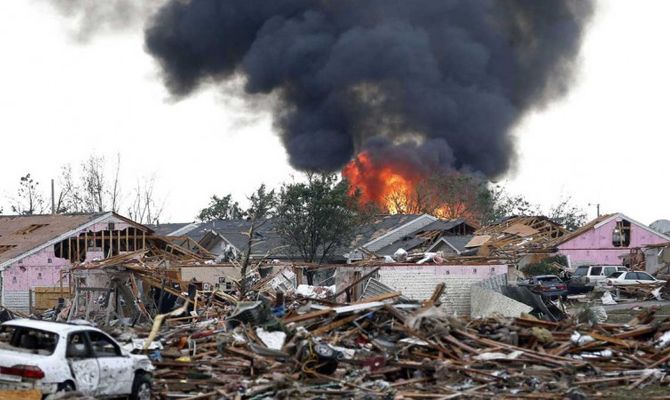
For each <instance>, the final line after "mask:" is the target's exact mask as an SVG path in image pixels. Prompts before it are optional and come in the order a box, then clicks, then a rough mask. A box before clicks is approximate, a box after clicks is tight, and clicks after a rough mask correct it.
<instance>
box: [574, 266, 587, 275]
mask: <svg viewBox="0 0 670 400" xmlns="http://www.w3.org/2000/svg"><path fill="white" fill-rule="evenodd" d="M588 270H589V267H579V268H577V270H576V271H575V273H574V276H584V275H586V271H588Z"/></svg>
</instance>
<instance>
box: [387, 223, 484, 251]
mask: <svg viewBox="0 0 670 400" xmlns="http://www.w3.org/2000/svg"><path fill="white" fill-rule="evenodd" d="M464 223H466V222H465V221H464V220H462V219H453V220H437V221H434V222H431V223H430V224H428V225H426V226H424V227H423V228H421V229H417V230H416V231H414V232H412V233H411V234H409V235H406V236H405V237H403V238H401V239H400V240H397V241H395V242H393V243H391V244H390V245H388V246H386V247H384V248H382V249H380V250H377V251H375V253H377V254H379V255H392V254H393V253H395V252H396V251H397V250H398V249H400V248H402V249H404V250H407V251H410V250H412V249H415V248H417V247H424V246H426V247H427V245H431V244H433V243H434V242H435V241H436V240H437V239H438V238H439V237H445V238H446V237H447V236H443V234H442V232H446V231H449V230H450V229H453V228H455V227H457V226H458V225H460V224H464ZM473 230H474V228H473ZM430 232H435V235H434V236H433V237H428V236H426V234H427V233H430ZM449 237H450V238H451V237H452V236H449ZM454 237H459V238H462V237H463V236H454ZM467 237H468V238H472V236H467ZM468 240H469V239H468ZM449 242H450V243H452V242H451V240H449ZM461 242H463V240H462V239H456V240H455V243H456V244H457V245H458V246H459V247H456V246H455V247H456V248H457V249H459V251H461V249H462V248H464V246H465V243H467V241H465V242H464V243H462V244H461ZM452 245H454V243H452ZM424 250H425V249H424Z"/></svg>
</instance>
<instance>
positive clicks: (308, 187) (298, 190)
mask: <svg viewBox="0 0 670 400" xmlns="http://www.w3.org/2000/svg"><path fill="white" fill-rule="evenodd" d="M357 203H358V199H357V198H356V196H350V195H349V194H348V185H347V183H346V182H345V181H338V179H337V176H336V175H335V174H308V175H307V182H306V183H291V184H284V185H283V186H282V188H281V191H280V193H279V198H278V204H277V213H276V217H275V219H274V227H275V229H276V230H277V233H278V234H279V235H280V236H281V237H282V238H283V240H284V242H285V243H286V244H287V245H288V246H290V247H291V248H293V249H294V250H295V251H297V253H298V254H300V255H301V257H302V259H303V260H304V261H306V262H318V263H323V262H324V261H325V260H326V259H327V258H328V257H329V256H330V255H332V253H333V252H334V251H335V250H336V249H338V248H339V247H340V246H341V245H343V244H345V243H348V242H349V241H350V240H351V236H352V235H353V232H354V229H355V227H356V226H357V224H358V223H359V222H360V219H361V214H360V213H359V212H358V206H357Z"/></svg>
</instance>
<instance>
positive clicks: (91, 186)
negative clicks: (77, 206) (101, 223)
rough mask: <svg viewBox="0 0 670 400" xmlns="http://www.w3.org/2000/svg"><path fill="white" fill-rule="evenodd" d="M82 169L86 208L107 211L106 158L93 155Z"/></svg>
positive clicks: (83, 164)
mask: <svg viewBox="0 0 670 400" xmlns="http://www.w3.org/2000/svg"><path fill="white" fill-rule="evenodd" d="M81 170H82V192H83V200H84V208H85V209H86V211H89V212H103V211H106V209H107V202H106V193H105V191H106V182H105V158H104V157H102V156H95V155H91V156H90V157H89V158H88V160H86V161H85V162H83V163H82V165H81Z"/></svg>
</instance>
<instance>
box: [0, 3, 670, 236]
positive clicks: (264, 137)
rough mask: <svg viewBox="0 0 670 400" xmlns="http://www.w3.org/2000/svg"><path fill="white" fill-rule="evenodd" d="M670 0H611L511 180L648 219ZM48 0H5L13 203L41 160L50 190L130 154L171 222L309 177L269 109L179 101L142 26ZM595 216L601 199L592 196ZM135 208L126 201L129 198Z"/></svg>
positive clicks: (662, 115) (656, 213)
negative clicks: (65, 176)
mask: <svg viewBox="0 0 670 400" xmlns="http://www.w3.org/2000/svg"><path fill="white" fill-rule="evenodd" d="M668 11H670V2H667V1H664V0H638V1H614V0H609V1H601V2H600V3H599V7H598V12H597V14H596V18H595V19H594V21H593V23H592V25H591V27H590V29H589V33H588V34H587V37H586V41H585V43H584V46H583V49H582V60H581V62H582V67H581V72H580V75H579V77H578V80H577V81H576V82H575V84H574V87H573V90H572V91H571V93H570V94H569V95H568V96H567V97H566V98H564V99H563V100H561V101H560V102H558V103H553V104H552V105H551V106H550V107H549V108H548V109H546V110H543V111H542V112H537V113H534V114H532V115H529V116H527V118H525V120H524V121H523V122H522V123H521V124H520V125H519V126H518V127H517V128H516V130H515V135H516V136H517V137H518V146H517V150H518V152H519V155H520V157H519V163H518V166H517V168H516V170H515V171H513V172H511V173H510V174H509V176H507V177H506V178H505V179H504V181H505V182H506V185H507V186H508V188H509V189H510V190H511V191H513V192H518V193H522V194H524V195H525V196H526V197H527V198H528V199H529V200H531V201H533V202H538V203H541V204H543V205H545V206H549V205H551V204H553V203H556V202H557V201H558V200H559V199H561V198H562V197H566V196H572V197H573V199H574V201H575V202H576V203H577V204H580V205H583V206H585V207H587V204H588V203H593V204H595V203H600V204H601V210H602V211H603V212H615V211H621V212H624V213H626V214H627V215H629V216H630V217H632V218H634V219H637V220H639V221H641V222H644V223H650V222H652V221H653V220H655V219H658V218H670V210H669V209H668V207H667V206H666V199H665V197H666V196H667V195H668V194H669V193H668V189H666V188H665V185H663V184H662V181H661V179H660V178H661V177H662V176H665V175H667V173H668V172H669V170H670V166H669V165H670V164H669V163H668V162H667V161H666V158H667V155H666V148H665V145H666V144H668V139H667V133H668V130H669V127H670V120H669V119H668V118H667V116H666V115H667V111H666V108H667V106H668V99H667V97H668V93H670V77H669V76H670V75H668V71H670V55H669V53H668V51H667V43H666V40H667V38H668V37H670V25H669V24H667V22H666V19H667V15H668ZM72 23H73V21H72V20H70V19H66V18H64V17H62V16H60V15H59V14H57V13H56V12H55V11H54V10H53V9H52V8H51V7H49V6H48V5H46V4H44V2H38V1H3V2H0V49H2V62H1V63H0V147H1V148H2V149H3V150H5V151H4V152H3V156H2V157H0V171H1V173H0V205H3V206H4V208H5V211H6V212H7V211H8V207H7V205H8V202H7V200H6V199H7V197H10V196H13V195H15V192H16V187H17V183H18V180H19V177H20V176H22V175H25V173H27V172H30V173H32V175H33V176H34V177H35V178H37V180H38V181H40V182H41V184H42V185H43V186H44V189H46V187H47V185H48V181H49V179H51V178H57V176H58V173H59V168H60V166H61V165H63V164H66V163H70V164H72V165H73V167H76V166H78V165H79V164H80V163H81V161H83V160H84V159H86V158H87V157H88V156H89V155H90V154H96V155H102V156H105V157H106V158H107V159H108V160H109V161H110V163H111V161H113V159H115V157H116V154H117V153H120V154H121V174H122V182H123V185H124V186H125V188H126V189H127V190H129V189H130V188H131V186H133V185H134V184H135V183H136V181H137V179H138V178H140V179H141V178H142V177H149V176H152V175H155V176H156V179H157V182H158V189H157V190H158V192H159V195H160V196H161V197H164V198H165V199H166V204H165V212H164V214H163V217H162V218H161V220H163V221H167V220H172V221H189V220H192V219H193V218H194V216H195V214H196V213H197V211H198V210H199V209H200V208H202V207H204V206H205V205H206V204H207V202H208V198H209V196H211V195H212V194H214V193H218V194H225V193H233V194H234V195H236V196H237V197H238V198H243V197H244V195H245V194H247V193H250V192H251V191H253V189H254V188H256V187H257V186H258V185H259V184H260V183H263V182H265V183H266V184H268V185H269V186H277V185H279V184H280V183H281V182H283V181H287V180H290V179H292V175H299V174H298V173H296V172H295V171H293V170H292V169H291V168H290V167H289V166H288V164H287V161H286V154H285V152H284V149H283V147H282V146H281V144H280V142H279V139H278V138H277V136H276V134H275V133H273V130H272V124H271V120H270V116H269V114H267V113H265V112H263V111H262V110H259V109H255V108H253V107H251V108H250V107H248V106H245V105H244V104H243V103H242V102H241V101H240V100H237V99H234V98H230V97H229V96H226V95H224V94H222V93H221V91H220V90H217V89H213V88H210V89H206V90H203V91H201V92H200V93H199V94H197V95H195V96H191V97H189V98H187V99H185V100H182V101H180V102H178V103H175V102H172V101H171V100H170V98H169V96H168V93H167V92H166V90H165V89H164V87H163V85H162V83H161V81H160V79H159V78H158V69H157V66H156V65H155V64H154V62H153V60H152V59H151V58H150V57H149V56H148V55H146V54H145V53H144V50H143V47H142V46H143V43H142V32H141V29H139V28H138V29H129V30H127V31H124V32H116V33H113V34H111V33H108V34H99V35H96V36H95V37H93V38H92V39H91V40H90V41H88V42H87V43H80V42H78V41H77V40H76V39H75V38H74V37H73V35H72V31H71V28H72ZM587 208H588V211H589V212H590V216H591V217H592V216H594V214H595V205H594V206H592V207H587ZM122 213H125V210H122Z"/></svg>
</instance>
